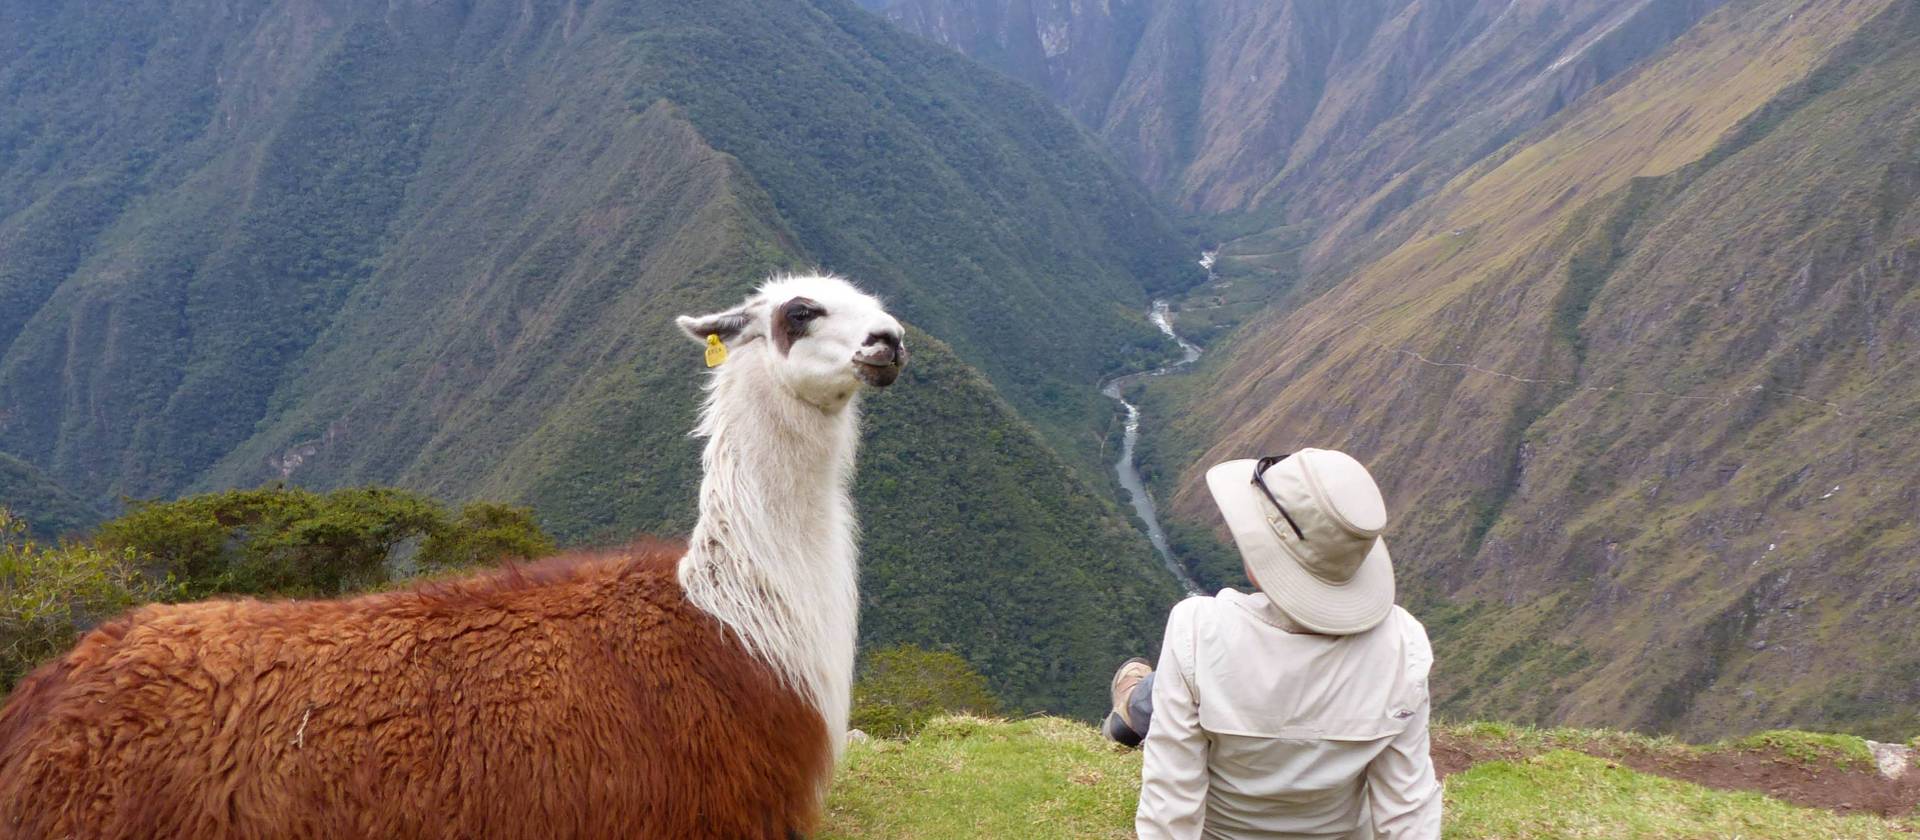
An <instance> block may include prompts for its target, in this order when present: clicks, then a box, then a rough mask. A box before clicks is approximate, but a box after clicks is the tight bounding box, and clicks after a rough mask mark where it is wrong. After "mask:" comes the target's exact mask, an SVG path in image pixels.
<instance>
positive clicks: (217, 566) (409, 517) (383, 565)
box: [99, 485, 553, 596]
mask: <svg viewBox="0 0 1920 840" xmlns="http://www.w3.org/2000/svg"><path fill="white" fill-rule="evenodd" d="M99 543H100V544H101V545H102V546H104V547H106V548H108V549H113V550H123V549H124V550H131V551H134V552H136V553H138V554H140V555H142V556H143V557H150V558H152V560H153V562H154V563H155V564H156V566H157V571H159V572H161V573H164V574H172V575H174V576H176V577H178V578H179V579H180V580H181V581H183V582H184V583H185V584H186V586H187V588H188V590H189V594H191V595H194V596H203V595H209V594H216V593H261V594H279V595H337V594H340V593H343V592H350V591H355V590H360V589H366V588H369V587H374V586H378V585H380V584H383V583H386V582H388V581H390V580H392V579H393V578H394V577H395V576H396V575H395V572H396V570H398V569H400V568H401V567H402V566H403V565H405V566H407V567H408V568H407V569H406V571H412V570H413V567H418V568H424V569H443V568H453V567H459V566H466V565H471V564H474V563H478V562H485V561H491V560H498V559H501V558H503V557H516V558H520V559H531V558H534V557H539V556H542V555H545V554H549V553H551V552H552V551H553V542H552V540H550V539H548V537H547V535H546V534H545V533H544V532H542V531H541V530H540V526H539V525H538V524H536V523H535V522H534V520H533V515H532V513H530V512H529V511H527V510H526V509H524V508H515V507H508V506H505V505H499V504H493V503H488V502H477V503H474V504H470V505H468V506H466V507H465V508H463V509H462V510H461V512H460V515H459V516H458V517H457V518H453V517H449V516H448V514H447V511H446V508H444V507H443V506H441V505H440V503H438V502H435V501H433V500H432V499H429V498H427V497H425V496H421V495H419V494H415V493H411V492H408V491H405V490H397V489H393V488H388V487H356V488H348V489H343V490H336V491H334V492H332V493H328V494H325V495H322V494H319V493H315V492H313V491H311V490H305V489H301V488H298V487H286V486H280V485H273V486H268V487H262V488H259V489H254V490H228V491H224V492H220V493H207V494H203V495H198V496H188V497H186V498H183V499H178V500H175V501H170V502H142V503H137V504H135V505H134V507H133V509H132V510H130V511H128V513H127V514H126V515H125V516H122V517H120V518H118V519H115V520H113V521H111V522H108V523H107V524H105V525H103V526H101V528H100V533H99Z"/></svg>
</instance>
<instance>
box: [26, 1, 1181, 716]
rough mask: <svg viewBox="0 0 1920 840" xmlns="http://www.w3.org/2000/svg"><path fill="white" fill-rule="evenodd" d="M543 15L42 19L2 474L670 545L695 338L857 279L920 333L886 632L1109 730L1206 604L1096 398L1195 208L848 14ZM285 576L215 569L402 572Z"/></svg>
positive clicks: (874, 631) (1154, 345) (34, 39)
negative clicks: (1108, 721)
mask: <svg viewBox="0 0 1920 840" xmlns="http://www.w3.org/2000/svg"><path fill="white" fill-rule="evenodd" d="M528 14H529V13H528V12H527V11H526V9H525V8H524V7H523V5H522V4H519V3H514V2H509V1H508V0H478V2H473V3H464V4H454V5H453V6H420V7H409V8H407V9H405V10H394V9H390V8H388V7H386V6H385V5H383V4H378V3H346V4H343V5H341V6H340V7H339V8H337V9H333V10H331V11H330V12H329V14H327V15H324V16H304V17H302V16H295V17H294V18H292V19H288V18H285V17H284V16H278V15H271V14H265V15H256V14H253V13H236V14H231V15H229V14H224V13H220V14H216V13H215V12H214V11H213V10H208V9H200V8H198V7H164V6H151V7H146V6H140V7H128V6H125V5H124V4H113V3H106V2H83V3H77V4H68V5H64V6H60V5H56V6H45V7H35V8H32V9H23V10H21V11H19V12H18V13H17V14H14V15H12V16H9V17H8V18H7V24H6V25H5V26H0V98H4V101H6V102H8V104H9V106H10V107H9V108H8V109H7V111H6V112H5V113H0V253H4V254H5V256H6V259H4V260H0V263H4V265H0V418H3V419H0V451H5V452H7V453H11V454H13V455H17V456H19V457H21V458H22V459H23V460H25V461H28V462H31V463H33V464H35V465H38V466H39V467H40V468H42V469H43V470H44V471H45V473H46V474H47V475H48V476H50V477H51V478H52V479H53V480H55V481H58V482H60V483H61V484H63V485H65V486H66V487H68V488H69V489H71V490H72V491H73V492H74V493H75V494H76V495H77V496H79V497H80V498H81V499H83V500H85V501H87V502H89V503H92V504H94V505H99V506H102V507H110V506H112V505H114V504H116V503H117V501H118V500H119V499H120V498H122V497H132V498H143V499H166V498H171V497H175V496H178V495H180V494H183V493H191V492H207V491H218V490H223V489H225V488H232V487H255V486H258V485H260V484H261V483H262V482H264V481H268V480H276V479H284V480H285V481H287V482H288V483H290V484H294V485H298V486H302V487H308V488H313V489H314V490H315V491H316V492H321V491H326V490H330V489H334V488H341V487H354V486H359V485H364V484H377V485H383V486H393V487H404V488H407V489H408V490H410V491H414V492H417V493H420V494H423V495H426V496H431V497H432V498H436V499H443V500H447V501H448V502H449V503H453V504H458V503H462V502H467V501H470V500H474V499H482V498H485V499H498V500H503V501H506V502H510V503H513V504H520V505H528V506H531V507H532V508H533V509H535V510H536V511H538V512H539V524H540V525H541V526H542V527H543V528H544V529H545V530H546V531H547V532H548V533H550V534H552V535H553V536H554V538H555V539H556V540H557V541H559V542H561V543H563V544H575V545H578V544H605V543H614V542H620V541H624V540H627V539H631V538H633V537H634V536H636V535H639V534H656V535H660V536H664V537H669V538H671V537H673V536H675V535H679V534H684V533H686V531H687V529H688V528H689V527H690V526H691V524H692V516H693V504H692V496H693V492H694V488H695V487H696V486H697V482H698V479H699V473H698V463H697V454H698V442H697V441H694V440H691V439H689V438H688V437H687V434H686V433H687V431H688V430H689V429H690V428H691V427H692V426H693V418H694V413H695V410H696V406H697V403H698V399H699V386H700V383H701V381H702V372H703V368H701V367H700V365H699V361H698V353H697V351H695V350H693V349H691V348H690V346H689V345H687V344H686V343H685V339H684V338H683V337H682V336H681V335H679V333H678V331H677V330H676V329H675V328H674V327H673V325H672V323H671V319H672V317H673V316H674V315H676V314H680V313H686V312H696V311H710V310H712V309H716V308H720V307H725V306H730V305H732V304H733V303H735V302H736V301H738V300H739V298H740V297H741V296H742V295H743V294H745V293H747V292H748V291H749V290H750V289H751V288H752V286H753V285H754V284H755V283H756V282H758V280H759V279H760V278H762V277H764V276H766V275H767V274H769V273H771V272H776V271H783V270H810V269H814V268H816V267H817V268H821V269H826V270H832V271H836V272H840V273H843V274H846V275H848V276H850V277H852V278H853V279H855V280H856V281H858V282H860V283H863V284H865V285H867V286H869V287H871V288H873V289H875V290H877V291H879V292H882V293H884V294H885V295H886V296H887V298H888V303H889V305H890V306H891V307H892V308H893V309H895V310H896V311H897V312H898V313H899V314H901V315H902V316H903V317H904V318H905V320H907V321H909V322H910V323H911V324H912V325H913V326H914V327H916V328H918V329H919V330H925V332H916V333H915V335H914V338H913V342H914V344H915V348H914V357H915V361H914V364H913V365H912V366H910V367H909V372H908V377H909V378H908V380H907V381H906V382H903V383H902V384H901V385H900V386H899V387H897V388H895V389H894V390H893V391H892V392H888V393H886V394H883V395H878V397H877V398H876V399H874V400H872V401H871V402H870V405H869V407H870V413H869V417H868V428H869V430H870V433H869V436H868V450H867V452H866V453H865V458H866V461H865V463H864V464H863V468H862V470H861V472H860V479H859V482H860V483H859V486H858V488H857V496H858V500H859V503H860V506H861V514H862V524H863V526H864V544H863V551H864V557H863V562H862V569H863V574H864V579H863V588H864V591H865V593H867V594H866V600H865V601H864V602H863V605H862V606H863V609H862V614H863V633H864V634H865V638H864V641H865V642H866V643H867V644H868V645H870V646H884V645H888V644H894V643H901V642H910V643H915V644H920V645H923V646H926V647H928V648H930V649H939V650H946V651H951V652H953V653H955V654H957V655H960V656H962V657H963V658H965V659H966V660H967V661H968V663H970V664H971V665H972V666H973V667H975V668H976V669H978V670H979V671H980V673H981V674H983V675H984V676H985V678H986V679H987V681H988V684H989V686H990V687H991V688H992V690H993V691H994V693H995V694H996V695H998V696H1000V697H1001V698H1002V699H1003V700H1004V701H1005V702H1006V703H1007V704H1008V707H1009V708H1015V709H1020V710H1039V709H1046V710H1052V711H1058V712H1063V713H1070V714H1086V715H1091V714H1093V713H1094V709H1095V707H1096V706H1097V704H1098V700H1097V697H1098V694H1099V691H1098V686H1099V684H1100V682H1101V675H1100V674H1099V672H1101V671H1104V670H1105V669H1107V668H1110V667H1112V663H1114V662H1117V661H1118V660H1119V659H1121V658H1124V657H1125V656H1128V655H1132V654H1135V653H1138V652H1141V651H1143V650H1150V649H1151V647H1152V646H1153V644H1154V642H1155V640H1156V638H1157V634H1158V630H1159V625H1160V621H1161V619H1162V618H1163V617H1164V610H1165V608H1166V606H1167V605H1168V604H1169V603H1170V602H1171V600H1172V597H1173V592H1172V587H1171V586H1170V582H1169V581H1167V580H1165V576H1164V575H1162V574H1160V573H1158V572H1156V571H1155V569H1156V567H1155V565H1154V563H1153V558H1152V554H1151V549H1150V548H1149V547H1148V545H1147V544H1146V542H1145V540H1144V539H1143V538H1142V537H1141V536H1140V535H1139V534H1138V533H1137V532H1136V531H1135V530H1133V529H1132V528H1131V527H1129V526H1128V525H1127V522H1126V520H1125V519H1124V517H1122V516H1121V515H1120V513H1119V510H1118V508H1117V507H1116V506H1115V505H1114V504H1113V503H1112V502H1111V500H1110V495H1109V494H1108V493H1107V491H1106V485H1105V484H1104V483H1103V481H1104V472H1103V467H1104V465H1102V464H1100V463H1099V459H1098V458H1096V457H1095V455H1096V454H1097V452H1098V449H1099V444H1100V437H1099V430H1100V429H1101V428H1102V427H1103V425H1104V424H1105V423H1107V422H1108V420H1109V417H1110V415H1111V407H1110V404H1109V403H1108V402H1107V401H1106V400H1104V399H1103V398H1101V397H1100V396H1099V395H1098V393H1097V392H1096V391H1095V390H1094V385H1095V383H1096V382H1097V381H1099V379H1100V378H1101V377H1102V376H1103V375H1105V374H1107V373H1108V372H1111V371H1114V370H1119V369H1124V368H1127V367H1130V366H1138V365H1141V364H1144V363H1146V362H1147V361H1149V360H1151V359H1154V358H1157V357H1158V356H1159V355H1161V354H1163V353H1164V351H1165V347H1164V344H1163V342H1161V341H1160V340H1159V339H1158V338H1157V337H1156V335H1155V333H1154V331H1153V330H1152V329H1151V328H1150V327H1149V326H1148V325H1147V324H1146V323H1145V322H1144V318H1143V316H1142V310H1144V308H1145V306H1146V302H1147V300H1148V298H1149V295H1150V294H1157V293H1162V292H1165V291H1168V290H1174V289H1179V288H1183V287H1185V286H1187V285H1191V284H1192V283H1194V282H1197V281H1198V280H1199V279H1200V277H1199V272H1198V270H1197V269H1195V268H1194V267H1193V266H1192V265H1191V254H1189V253H1188V251H1189V250H1190V249H1189V247H1188V246H1187V245H1186V244H1185V243H1184V242H1183V241H1182V240H1181V238H1180V237H1179V236H1178V235H1177V234H1176V233H1175V232H1174V231H1173V230H1172V229H1171V228H1170V226H1169V225H1168V224H1167V222H1166V220H1165V218H1164V216H1163V215H1162V213H1161V212H1160V210H1159V209H1158V208H1157V207H1156V206H1155V205H1154V203H1153V202H1152V201H1151V200H1150V199H1149V198H1147V197H1146V196H1145V195H1144V194H1143V193H1142V191H1141V190H1140V189H1138V188H1137V187H1135V186H1134V185H1132V184H1131V183H1129V181H1128V180H1127V178H1126V177H1125V176H1124V174H1122V173H1119V172H1116V171H1115V170H1114V169H1113V167H1111V166H1110V165H1109V164H1108V162H1107V160H1106V158H1105V156H1104V155H1103V154H1102V152H1101V151H1100V150H1099V149H1097V148H1096V147H1094V146H1093V144H1092V143H1091V142H1090V141H1089V139H1088V137H1087V136H1086V135H1085V134H1084V133H1083V132H1081V131H1080V130H1078V129H1077V128H1076V127H1075V126H1074V125H1072V123H1071V122H1070V121H1069V120H1067V119H1066V118H1065V117H1063V116H1061V115H1060V114H1058V113H1057V112H1055V111H1054V110H1053V109H1051V108H1050V107H1049V106H1048V105H1047V103H1046V102H1045V101H1044V99H1043V98H1042V97H1041V96H1039V95H1038V94H1036V93H1033V92H1031V91H1028V90H1025V89H1024V88H1021V87H1019V86H1018V85H1016V84H1014V83H1011V82H1009V81H1008V80H1006V79H1004V78H1001V77H999V76H997V75H995V74H993V73H990V72H987V71H984V70H982V69H981V68H979V67H977V66H975V65H973V64H971V63H969V62H967V61H965V60H963V59H960V58H958V57H955V56H953V55H951V54H949V53H947V52H946V51H944V50H941V49H939V48H937V47H935V46H933V45H929V44H925V43H922V42H921V41H919V40H917V39H915V38H913V37H911V36H909V35H906V34H904V33H900V32H897V31H894V30H892V29H890V28H888V27H886V26H885V25H884V24H883V23H882V22H880V21H878V20H876V19H874V18H872V17H871V16H868V15H865V14H862V13H860V12H859V11H857V10H856V9H854V8H853V7H851V6H850V5H848V4H846V3H844V2H841V0H774V1H773V2H746V0H723V2H717V3H708V4H695V5H688V4H685V3H678V2H665V0H626V2H621V3H616V4H612V5H610V6H607V7H605V8H603V9H599V10H598V11H597V12H596V13H594V14H582V15H571V14H561V13H557V12H555V11H554V10H552V9H545V10H541V11H539V12H538V13H534V14H532V16H531V17H529V16H528ZM102 68H111V72H103V70H102ZM932 336H938V337H939V339H935V338H933V337H932ZM941 340H945V341H949V342H951V346H950V347H949V346H948V345H946V344H941V343H940V341H941ZM982 372H984V374H985V375H984V376H983V375H982ZM0 498H4V497H0ZM405 524H406V523H405V522H404V521H398V520H396V521H395V523H394V524H392V525H391V527H392V528H393V529H395V530H396V531H404V530H407V528H405V527H402V526H404V525H405ZM415 530H417V529H415ZM422 539H424V538H422ZM403 544H404V543H403ZM377 548H378V547H377V546H376V547H374V548H373V549H372V551H373V552H377ZM252 550H253V549H248V551H252ZM355 550H357V549H355ZM292 551H294V550H293V549H287V548H284V547H275V548H274V549H273V550H271V551H268V552H267V554H266V556H265V558H260V557H255V558H253V559H251V560H246V562H240V560H245V559H246V557H247V552H245V551H239V550H236V551H235V552H233V553H232V555H233V556H231V557H226V558H224V559H222V560H220V561H218V562H216V563H214V564H213V565H214V566H217V567H219V568H220V569H221V571H220V572H219V573H218V574H222V575H229V576H231V580H230V582H229V583H227V584H221V583H219V582H217V581H214V580H209V579H206V578H204V577H200V578H198V579H197V580H196V581H194V585H195V586H197V587H199V588H201V589H205V588H206V587H209V586H212V587H215V588H218V587H220V586H226V585H231V586H233V587H236V588H247V587H256V586H272V587H286V588H289V589H303V590H312V591H338V590H339V589H341V588H343V587H352V586H358V585H361V584H362V583H364V582H366V581H368V580H371V579H373V578H377V576H378V573H377V572H375V571H374V570H373V566H372V565H368V564H367V563H364V562H358V561H356V562H354V563H345V562H344V561H343V562H342V563H341V564H339V567H338V568H337V569H335V572H337V574H336V573H332V572H330V573H329V574H328V575H327V576H325V577H324V579H315V578H310V577H302V576H301V575H300V574H299V573H297V572H296V571H294V570H295V569H297V568H299V567H298V566H297V565H294V566H290V565H288V563H286V562H283V559H284V558H285V557H287V556H291V554H290V552H292ZM299 551H301V552H307V551H309V549H306V548H302V549H299ZM421 552H422V557H423V558H424V557H425V556H426V555H427V554H428V552H427V549H426V548H425V547H423V548H422V549H421ZM235 558H239V560H236V559H235ZM322 565H323V566H332V565H334V564H333V563H332V561H329V562H328V563H326V564H322Z"/></svg>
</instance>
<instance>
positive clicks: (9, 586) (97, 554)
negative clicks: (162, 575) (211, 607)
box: [0, 508, 180, 694]
mask: <svg viewBox="0 0 1920 840" xmlns="http://www.w3.org/2000/svg"><path fill="white" fill-rule="evenodd" d="M141 565H142V563H141V558H140V556H139V555H138V554H137V553H136V552H134V551H132V550H130V549H119V550H102V549H97V548H94V547H92V546H88V545H84V544H78V543H64V542H63V543H59V544H57V545H46V544H41V543H36V542H34V541H33V540H31V539H29V538H27V536H26V523H25V522H23V521H21V520H20V519H18V518H16V517H14V516H13V514H11V513H9V512H8V511H7V510H6V509H5V508H0V694H4V693H5V692H8V691H12V690H13V685H14V683H16V682H19V680H20V678H21V677H24V676H26V675H27V673H28V672H30V671H32V670H33V669H34V668H35V667H37V666H38V665H39V664H40V663H41V662H44V661H46V660H48V659H51V658H53V657H54V656H57V655H59V654H61V653H63V652H65V651H66V650H67V649H68V648H70V647H72V646H73V643H74V642H75V641H76V640H77V639H78V638H79V636H80V634H81V632H83V631H85V630H86V629H88V628H90V627H92V626H93V625H95V624H98V623H100V622H101V621H104V620H106V619H109V618H112V617H113V616H115V615H118V614H119V613H121V612H124V611H126V610H128V609H130V608H132V607H134V606H137V605H139V604H143V603H146V602H149V601H164V600H171V599H173V598H176V597H178V596H179V593H180V587H179V586H178V585H177V584H176V583H175V582H174V581H173V580H172V579H165V580H159V581H156V580H154V579H152V578H149V577H147V576H145V575H142V574H141V573H140V566H141Z"/></svg>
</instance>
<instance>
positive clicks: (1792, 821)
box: [1446, 750, 1911, 840]
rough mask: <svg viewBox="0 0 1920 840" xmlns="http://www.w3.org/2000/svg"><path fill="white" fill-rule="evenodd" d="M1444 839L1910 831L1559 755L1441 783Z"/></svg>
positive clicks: (1497, 765) (1486, 767)
mask: <svg viewBox="0 0 1920 840" xmlns="http://www.w3.org/2000/svg"><path fill="white" fill-rule="evenodd" d="M1446 807H1447V836H1449V837H1468V838H1472V837H1486V838H1502V840H1519V839H1520V838H1548V837H1551V838H1595V840H1599V838H1616V837H1623V838H1624V837H1634V838H1649V840H1652V839H1653V838H1670V837H1702V838H1705V837H1743V838H1798V837H1833V838H1841V837H1848V838H1870V837H1887V838H1893V837H1906V836H1909V833H1910V829H1911V827H1910V826H1901V825H1898V824H1894V823H1890V822H1887V821H1885V820H1879V819H1874V818H1871V817H1842V816H1836V815H1834V814H1831V813H1827V812H1824V811H1816V810H1812V809H1808V808H1796V807H1794V806H1792V805H1787V804H1785V803H1782V802H1778V801H1775V800H1772V799H1768V798H1766V797H1764V796H1761V795H1760V794H1757V793H1729V792H1725V791H1716V790H1709V789H1707V788H1703V787H1700V786H1698V785H1692V784H1688V783H1686V782H1679V781H1674V780H1671V779H1663V778H1660V777H1658V776H1653V775H1649V774H1646V773H1638V772H1635V771H1632V770H1628V769H1626V768H1623V767H1620V766H1619V765H1617V764H1614V763H1613V762H1609V761H1607V760H1605V759H1600V758H1594V757H1592V756H1587V755H1582V754H1580V753H1577V752H1572V751H1569V750H1557V751H1554V752H1549V753H1544V754H1541V755H1537V756H1534V757H1532V758H1528V759H1524V760H1520V761H1493V762H1488V763H1486V764H1482V765H1480V766H1478V767H1474V768H1472V769H1470V770H1468V771H1466V772H1465V773H1461V774H1459V775H1458V776H1454V777H1452V778H1449V779H1448V780H1447V806H1446Z"/></svg>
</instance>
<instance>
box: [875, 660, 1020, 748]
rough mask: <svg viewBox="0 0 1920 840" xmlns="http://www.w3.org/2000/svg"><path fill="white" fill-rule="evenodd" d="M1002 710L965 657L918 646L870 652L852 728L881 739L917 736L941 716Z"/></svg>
mask: <svg viewBox="0 0 1920 840" xmlns="http://www.w3.org/2000/svg"><path fill="white" fill-rule="evenodd" d="M999 710H1000V701H999V699H998V698H995V697H994V696H993V692H991V691H988V690H987V680H986V678H985V677H982V676H980V672H978V671H975V670H974V669H973V666H971V665H968V664H967V661H966V660H965V659H961V658H960V657H959V656H958V655H956V654H953V653H948V652H946V651H932V650H926V649H924V648H921V647H918V646H915V645H895V646H893V647H886V648H880V649H879V650H875V651H871V652H869V653H868V654H867V657H866V663H865V665H864V667H862V668H861V671H860V679H859V681H857V682H855V683H854V685H853V718H852V725H853V726H854V727H856V728H858V729H862V730H865V731H866V732H867V733H868V734H871V735H878V736H882V737H889V738H896V737H903V736H908V735H912V734H914V733H916V732H919V731H920V730H921V728H923V727H925V726H926V725H927V721H928V720H931V719H933V718H934V717H936V716H938V715H942V714H955V713H966V714H974V715H991V714H994V713H996V712H998V711H999Z"/></svg>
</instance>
